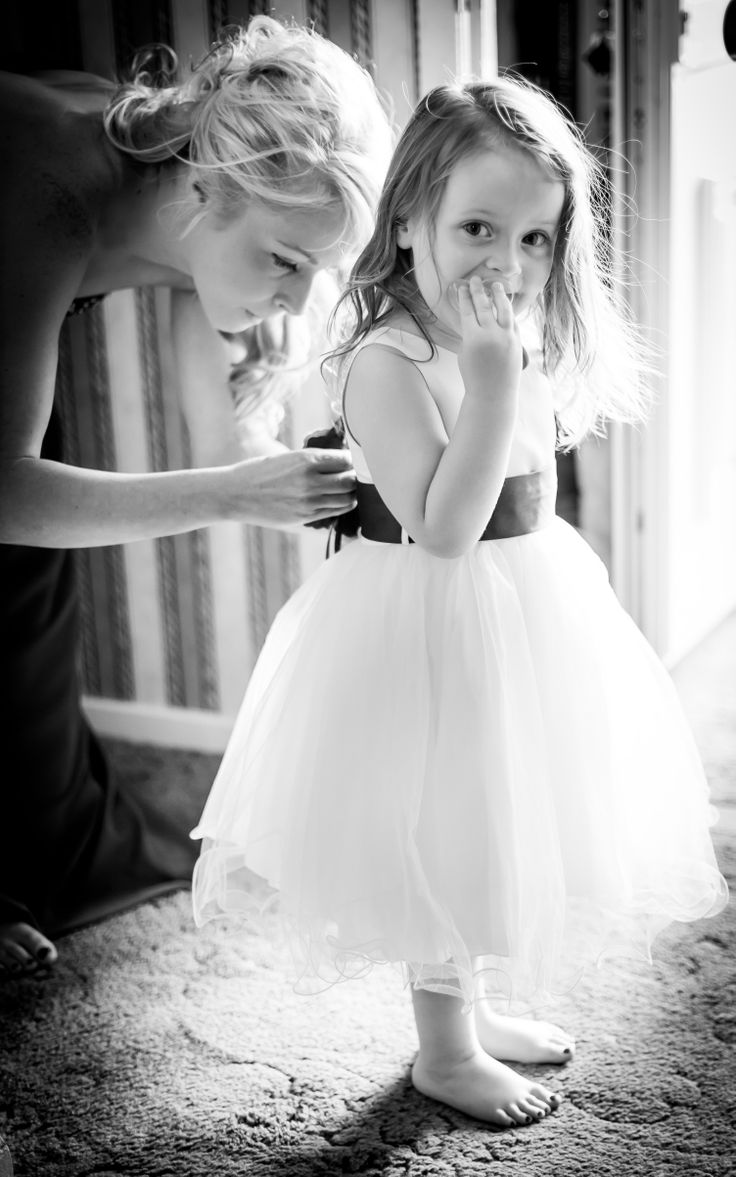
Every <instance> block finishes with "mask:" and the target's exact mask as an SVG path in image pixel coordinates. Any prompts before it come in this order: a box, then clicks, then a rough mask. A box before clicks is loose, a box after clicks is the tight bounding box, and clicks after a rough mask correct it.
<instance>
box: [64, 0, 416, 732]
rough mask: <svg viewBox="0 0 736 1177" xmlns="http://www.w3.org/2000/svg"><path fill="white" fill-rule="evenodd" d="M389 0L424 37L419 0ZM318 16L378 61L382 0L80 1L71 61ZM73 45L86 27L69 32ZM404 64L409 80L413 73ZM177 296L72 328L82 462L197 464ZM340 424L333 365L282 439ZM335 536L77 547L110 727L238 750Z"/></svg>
mask: <svg viewBox="0 0 736 1177" xmlns="http://www.w3.org/2000/svg"><path fill="white" fill-rule="evenodd" d="M375 2H376V3H378V4H380V5H381V19H382V22H383V23H382V25H381V28H382V30H383V31H382V33H381V35H382V36H384V37H385V36H387V35H388V36H391V37H392V38H393V40H394V42H395V29H394V30H391V29H389V30H388V33H387V30H386V20H387V19H388V20H389V21H393V22H394V23H395V22H396V21H400V22H401V26H402V30H403V37H404V44H405V45H406V46H410V43H411V37H412V34H411V28H412V27H413V25H412V22H413V19H414V10H413V3H412V0H407V2H406V3H403V2H402V3H399V4H398V5H393V4H392V5H390V7H391V9H392V12H393V15H392V16H390V15H389V16H388V17H387V13H388V9H386V7H385V0H375ZM265 11H272V12H275V13H276V15H281V16H293V17H294V18H295V19H297V20H300V21H305V20H308V21H312V22H313V23H314V26H315V28H316V29H317V30H318V31H320V32H322V33H323V34H324V35H328V36H331V37H332V38H333V39H334V40H335V41H336V42H337V43H339V44H341V45H342V46H343V48H347V49H349V50H350V51H351V52H353V53H355V54H356V56H358V57H359V59H360V60H362V61H364V62H366V63H368V62H370V61H371V55H372V51H373V50H372V43H371V39H372V29H373V27H374V24H375V21H374V19H373V13H372V6H371V4H370V3H369V2H368V0H295V2H293V3H284V4H278V3H277V4H275V5H271V4H268V3H265V2H262V3H253V2H251V3H249V4H243V3H235V2H232V3H229V2H227V0H168V2H164V3H161V2H155V0H146V2H141V0H76V7H75V13H76V18H77V21H78V37H77V38H76V43H77V44H78V47H79V55H78V59H77V60H69V61H62V62H60V61H56V62H55V63H54V64H55V65H56V66H58V67H62V68H63V67H64V66H67V67H69V68H82V69H87V70H90V71H91V72H96V73H99V74H102V75H103V76H109V77H113V76H115V73H116V71H117V70H118V69H119V68H120V67H121V66H122V65H124V64H125V63H126V62H128V61H129V59H130V57H131V55H132V53H133V52H134V51H135V50H136V49H137V48H139V47H140V46H141V45H144V44H146V43H150V42H151V41H165V42H166V43H168V44H170V45H172V46H173V47H174V49H176V50H177V52H178V53H179V56H180V60H181V61H182V64H183V66H184V68H186V66H187V64H188V63H189V62H190V61H193V60H196V59H197V58H198V57H200V56H201V55H202V54H203V53H204V52H205V51H206V50H207V48H208V45H209V43H210V41H211V40H213V39H214V38H215V36H216V35H217V31H218V29H219V28H221V27H222V26H223V25H226V24H228V23H233V22H236V21H246V20H247V19H248V17H249V16H251V15H254V14H255V13H258V12H265ZM68 40H69V42H70V43H71V42H72V41H73V40H74V38H73V37H71V36H70V37H69V38H68ZM405 57H406V59H407V64H405V65H404V64H401V63H399V64H398V65H397V64H396V62H394V65H393V68H394V70H395V71H398V73H397V84H398V85H402V84H403V77H404V76H405V75H407V74H408V76H409V77H413V69H414V66H413V64H412V62H411V56H410V50H409V51H405ZM168 299H169V294H168V291H166V290H163V289H153V288H148V289H141V290H136V291H121V292H117V293H114V294H111V295H108V297H107V298H105V299H104V300H103V301H102V302H101V303H99V304H97V305H96V306H94V307H93V308H92V309H90V310H88V311H87V312H85V313H84V314H80V315H77V316H73V317H71V318H69V319H68V320H67V322H66V324H65V326H64V328H63V331H62V337H61V345H60V359H59V370H58V382H57V398H58V402H59V405H60V409H61V413H62V421H63V423H64V429H65V438H66V445H67V459H68V460H69V461H70V462H73V463H75V464H79V465H82V466H90V467H97V468H100V469H106V470H116V469H117V470H126V471H149V470H166V469H176V468H181V467H184V466H186V465H187V464H188V463H189V460H190V455H189V440H188V437H187V430H186V425H185V423H184V420H183V418H182V415H181V413H180V410H179V404H178V398H177V392H176V386H175V375H174V365H173V351H172V345H171V339H170V335H169V329H168V319H169V315H168ZM327 419H328V409H327V401H326V398H325V396H324V393H323V391H322V388H321V382H320V380H319V377H318V376H312V377H310V378H309V380H308V381H307V384H306V386H305V388H304V389H303V390H302V392H301V394H300V395H299V397H298V399H297V401H296V402H295V404H294V405H293V406H292V407H291V409H290V411H289V413H288V414H287V418H286V421H285V423H284V427H283V429H282V434H281V437H282V440H284V441H286V442H287V444H297V443H298V442H299V441H300V440H301V438H302V437H303V436H304V435H305V434H306V433H308V432H310V431H312V430H314V429H316V428H319V427H320V426H321V425H322V424H324V423H325V422H326V421H327ZM324 544H325V532H323V531H318V532H315V531H313V530H309V529H302V530H301V533H298V534H297V533H295V532H278V531H273V530H268V529H263V528H258V527H249V526H243V525H239V524H234V523H227V524H220V525H218V526H215V527H212V528H208V529H205V530H200V531H196V532H192V533H189V534H186V535H180V536H174V537H169V538H165V539H160V540H157V541H140V542H137V543H133V544H127V545H124V546H121V547H106V548H96V549H91V550H87V551H81V552H79V553H78V567H79V582H80V592H81V599H82V615H83V641H82V649H81V654H80V657H81V670H82V675H83V684H84V688H83V689H84V694H85V704H86V707H87V710H88V713H89V715H90V717H91V720H92V722H93V724H94V726H95V727H96V728H97V729H98V730H100V731H101V732H103V733H106V734H110V735H117V736H122V737H123V738H129V739H139V740H144V741H151V742H160V743H164V744H176V745H180V746H185V747H186V746H189V747H199V748H203V749H209V750H218V749H220V748H222V747H224V744H225V741H226V739H227V735H228V733H229V730H230V727H231V725H232V720H233V717H234V715H235V713H236V711H237V707H238V705H239V703H240V700H241V697H242V693H243V690H244V687H245V685H246V683H247V680H248V676H249V673H250V671H251V669H252V667H253V664H254V661H255V658H256V657H257V654H258V651H259V649H260V646H261V644H262V642H263V639H264V637H265V634H266V632H267V630H268V627H269V625H270V622H271V620H272V618H273V616H274V614H275V613H276V611H277V610H278V609H279V608H280V606H281V605H282V604H283V603H284V601H285V600H286V599H287V598H288V597H289V596H290V594H291V593H292V592H293V591H294V589H295V588H296V587H297V585H298V584H299V583H300V581H301V579H302V578H303V576H304V575H305V574H306V573H307V572H308V571H310V570H311V568H313V567H314V566H316V564H318V563H319V562H320V560H321V559H322V558H323V552H324Z"/></svg>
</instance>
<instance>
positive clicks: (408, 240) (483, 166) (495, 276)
mask: <svg viewBox="0 0 736 1177" xmlns="http://www.w3.org/2000/svg"><path fill="white" fill-rule="evenodd" d="M564 197H565V188H564V185H563V183H562V182H561V181H560V180H555V179H552V178H551V177H550V176H549V174H548V173H547V172H545V171H544V170H543V169H542V167H541V166H540V165H539V164H538V163H537V162H536V160H535V159H534V158H533V156H532V155H531V154H530V153H529V152H527V151H524V150H521V149H517V148H513V147H504V146H500V145H499V146H494V147H493V148H492V149H491V148H489V149H487V150H483V151H481V152H479V153H477V154H475V155H471V156H468V157H467V158H466V159H463V160H461V161H460V163H458V164H457V165H456V167H455V169H454V170H453V171H452V172H451V173H450V176H449V179H448V181H447V184H446V186H445V190H444V193H443V195H442V200H441V202H440V206H439V208H438V210H437V217H436V220H435V224H434V231H433V232H431V229H430V226H429V225H428V224H427V221H426V219H424V218H421V217H412V218H410V219H409V221H408V223H407V224H406V225H405V226H402V227H401V228H400V229H399V231H398V233H397V242H398V244H399V245H400V246H401V247H402V248H410V249H411V251H412V260H413V264H414V277H415V279H416V283H417V287H418V288H419V292H420V294H421V295H422V298H423V299H424V301H425V302H426V304H427V306H428V307H429V309H430V310H431V311H432V312H433V313H434V314H435V315H436V316H437V319H438V320H439V324H440V325H441V326H443V327H445V328H446V329H447V330H449V331H451V332H452V333H453V334H457V335H459V334H460V316H459V313H458V310H457V293H456V290H457V287H456V285H455V284H456V283H463V282H468V281H469V280H470V278H471V277H472V276H473V274H478V275H479V276H480V277H481V278H482V279H483V280H485V281H489V282H495V281H498V282H501V283H502V284H503V287H504V289H505V291H506V293H507V295H508V296H509V298H510V299H511V302H512V305H513V308H514V314H515V315H517V316H518V315H519V313H520V312H521V311H523V310H527V309H528V308H529V307H531V306H532V305H533V304H534V302H535V300H536V299H537V296H538V295H539V294H540V293H541V291H542V289H543V288H544V286H545V283H546V282H547V279H548V278H549V276H550V273H551V270H552V259H553V256H554V248H555V241H556V238H557V232H558V229H559V223H560V216H561V214H562V206H563V202H564Z"/></svg>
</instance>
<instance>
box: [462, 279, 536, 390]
mask: <svg viewBox="0 0 736 1177" xmlns="http://www.w3.org/2000/svg"><path fill="white" fill-rule="evenodd" d="M457 297H458V307H459V312H460V327H461V332H462V346H461V349H460V354H459V356H458V363H459V366H460V373H461V375H462V378H463V383H464V384H465V387H466V389H468V390H479V391H482V390H484V389H487V390H489V391H491V392H503V391H504V390H507V389H508V390H511V389H515V388H516V387H517V385H518V378H519V375H520V373H521V366H522V346H521V339H520V338H519V331H518V328H517V325H516V319H515V318H514V312H513V309H512V306H511V303H510V301H509V299H508V297H507V295H506V291H505V290H504V288H503V285H502V284H501V283H500V282H494V283H493V284H492V286H491V294H490V295H489V294H488V292H487V291H486V289H485V287H484V286H483V283H482V282H481V280H480V278H479V277H478V275H477V274H474V275H473V277H472V278H471V279H470V282H469V283H467V284H466V283H462V284H459V285H458V288H457Z"/></svg>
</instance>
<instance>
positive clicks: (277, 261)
mask: <svg viewBox="0 0 736 1177" xmlns="http://www.w3.org/2000/svg"><path fill="white" fill-rule="evenodd" d="M271 257H272V258H273V264H274V265H275V266H278V268H279V269H280V270H288V271H289V273H291V274H296V272H297V270H298V269H299V264H298V262H290V261H289V259H288V257H281V255H280V254H278V253H272V254H271Z"/></svg>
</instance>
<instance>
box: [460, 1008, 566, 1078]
mask: <svg viewBox="0 0 736 1177" xmlns="http://www.w3.org/2000/svg"><path fill="white" fill-rule="evenodd" d="M473 1008H474V1011H475V1028H476V1032H477V1034H478V1041H479V1042H480V1044H481V1046H482V1047H483V1049H484V1050H485V1051H486V1052H487V1053H488V1054H490V1055H491V1056H492V1057H493V1058H495V1059H501V1058H502V1059H509V1060H510V1061H511V1062H515V1063H569V1062H570V1060H571V1059H572V1057H573V1055H574V1053H575V1039H574V1038H572V1037H571V1036H570V1035H569V1034H566V1033H565V1031H564V1030H561V1029H560V1027H559V1026H553V1025H552V1023H551V1022H537V1021H535V1020H534V1019H531V1018H510V1017H505V1016H504V1015H503V1014H497V1013H494V1012H493V1011H492V1010H491V1009H489V1007H488V1003H487V1002H485V1001H477V1002H476V1003H475V1006H474V1007H473Z"/></svg>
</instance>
